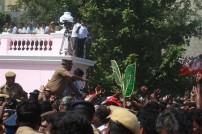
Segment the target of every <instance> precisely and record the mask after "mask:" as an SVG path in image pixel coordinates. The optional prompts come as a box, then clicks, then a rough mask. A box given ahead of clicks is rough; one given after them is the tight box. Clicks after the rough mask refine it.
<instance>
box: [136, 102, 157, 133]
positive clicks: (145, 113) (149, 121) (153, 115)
mask: <svg viewBox="0 0 202 134" xmlns="http://www.w3.org/2000/svg"><path fill="white" fill-rule="evenodd" d="M159 112H160V106H159V104H158V103H157V102H155V101H150V102H148V103H147V104H146V105H145V106H143V107H142V108H141V109H140V116H139V120H140V124H141V127H143V129H144V131H145V132H146V134H158V132H157V131H156V129H155V123H156V119H157V117H158V114H159Z"/></svg>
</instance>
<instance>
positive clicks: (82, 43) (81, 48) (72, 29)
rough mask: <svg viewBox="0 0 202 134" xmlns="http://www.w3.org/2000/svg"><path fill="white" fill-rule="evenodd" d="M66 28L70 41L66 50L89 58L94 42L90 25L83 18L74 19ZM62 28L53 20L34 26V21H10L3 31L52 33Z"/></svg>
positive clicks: (12, 32)
mask: <svg viewBox="0 0 202 134" xmlns="http://www.w3.org/2000/svg"><path fill="white" fill-rule="evenodd" d="M64 28H65V30H66V31H65V35H64V36H67V38H68V43H67V44H65V45H67V46H68V50H66V51H67V52H68V54H69V55H73V56H76V57H80V58H86V59H89V54H90V49H91V44H92V33H91V30H90V27H87V26H86V24H85V23H84V21H83V20H81V21H80V22H77V21H76V19H74V22H73V23H69V25H68V26H67V25H65V26H64ZM60 30H61V27H60V23H58V22H54V21H52V22H51V23H50V24H49V25H46V24H45V23H42V24H39V23H38V24H37V25H36V26H33V24H32V23H28V24H27V25H25V24H23V23H21V24H19V25H15V23H13V22H10V23H6V24H5V25H4V26H3V28H2V30H1V31H3V32H6V33H11V34H50V33H55V32H56V31H60ZM63 43H66V42H63Z"/></svg>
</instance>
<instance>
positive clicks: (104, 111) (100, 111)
mask: <svg viewBox="0 0 202 134" xmlns="http://www.w3.org/2000/svg"><path fill="white" fill-rule="evenodd" d="M109 115H110V110H109V109H108V108H107V106H105V105H100V106H99V107H98V108H97V109H96V110H95V116H97V117H98V118H99V119H100V121H101V122H103V123H107V122H108V121H109V119H108V118H107V117H108V116H109Z"/></svg>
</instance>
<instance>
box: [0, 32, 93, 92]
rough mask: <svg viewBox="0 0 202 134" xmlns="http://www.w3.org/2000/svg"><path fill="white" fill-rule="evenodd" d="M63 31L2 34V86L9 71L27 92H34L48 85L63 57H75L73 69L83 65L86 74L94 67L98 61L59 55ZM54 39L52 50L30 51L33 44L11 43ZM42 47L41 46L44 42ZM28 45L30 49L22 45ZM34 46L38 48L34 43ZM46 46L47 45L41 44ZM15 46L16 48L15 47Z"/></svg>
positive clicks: (0, 58)
mask: <svg viewBox="0 0 202 134" xmlns="http://www.w3.org/2000/svg"><path fill="white" fill-rule="evenodd" d="M62 37H63V34H62V33H58V34H56V33H54V34H51V35H12V34H9V35H0V85H3V84H4V83H5V76H4V74H5V73H6V72H7V71H13V72H15V73H16V83H19V84H20V85H21V86H22V87H23V89H24V90H25V91H26V92H28V93H29V92H32V91H33V90H34V89H39V87H40V86H41V85H46V83H47V81H48V80H49V79H50V78H51V77H52V75H53V73H54V71H55V69H56V68H57V67H58V66H60V64H61V60H62V59H72V61H73V68H72V70H71V73H73V71H74V70H75V68H78V67H79V68H81V69H82V70H83V71H84V72H85V74H84V77H86V70H87V68H88V67H89V66H93V65H94V64H95V61H90V60H87V59H83V58H78V57H72V56H71V55H64V53H63V54H62V55H60V54H59V50H60V45H61V42H62ZM28 40H29V41H30V40H32V41H34V42H36V41H37V40H38V41H41V40H42V41H44V40H48V41H51V42H52V43H51V46H48V45H47V46H46V47H51V50H44V49H42V50H39V49H37V50H35V49H32V50H31V46H30V45H26V44H25V45H24V46H22V44H21V45H20V44H15V46H14V44H13V43H11V42H15V41H16V42H19V41H26V42H27V41H28ZM41 46H42V45H41ZM23 47H24V48H27V47H29V49H28V50H25V49H24V50H23V49H22V48H23ZM34 47H35V48H36V47H38V48H40V47H39V45H38V46H37V45H35V44H34ZM42 47H43V48H44V47H45V46H44V45H43V46H42ZM14 48H16V49H15V50H14ZM80 85H81V86H85V82H80Z"/></svg>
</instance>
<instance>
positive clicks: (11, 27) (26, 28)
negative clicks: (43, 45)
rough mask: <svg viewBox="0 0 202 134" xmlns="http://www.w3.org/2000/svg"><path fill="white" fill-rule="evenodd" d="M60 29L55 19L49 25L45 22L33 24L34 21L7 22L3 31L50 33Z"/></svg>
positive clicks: (12, 32) (13, 32)
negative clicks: (25, 22) (17, 23)
mask: <svg viewBox="0 0 202 134" xmlns="http://www.w3.org/2000/svg"><path fill="white" fill-rule="evenodd" d="M56 30H59V29H58V25H56V23H55V22H54V21H52V22H51V23H50V24H49V25H46V24H45V23H42V24H39V23H38V24H37V25H36V26H33V24H32V23H27V24H26V25H25V24H24V23H20V24H19V25H16V24H15V23H14V22H9V23H6V24H5V25H4V26H3V28H2V30H1V31H2V32H7V33H11V34H50V33H54V32H55V31H56Z"/></svg>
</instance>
